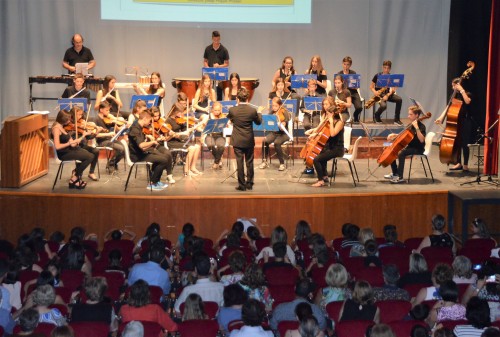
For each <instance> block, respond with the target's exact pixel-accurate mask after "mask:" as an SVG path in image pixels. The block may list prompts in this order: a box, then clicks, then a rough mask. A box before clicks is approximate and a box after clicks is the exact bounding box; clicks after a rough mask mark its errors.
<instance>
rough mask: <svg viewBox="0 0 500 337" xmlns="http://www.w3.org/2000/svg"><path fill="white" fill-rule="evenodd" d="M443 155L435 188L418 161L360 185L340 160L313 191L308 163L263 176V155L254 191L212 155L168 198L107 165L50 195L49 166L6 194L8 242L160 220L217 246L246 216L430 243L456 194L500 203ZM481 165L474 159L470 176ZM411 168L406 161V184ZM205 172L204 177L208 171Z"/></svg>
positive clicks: (368, 174) (365, 176)
mask: <svg viewBox="0 0 500 337" xmlns="http://www.w3.org/2000/svg"><path fill="white" fill-rule="evenodd" d="M437 152H438V148H437V145H433V149H432V155H431V158H430V163H431V168H432V171H433V174H434V179H435V181H434V182H432V180H431V178H430V176H429V177H425V174H424V171H423V169H422V165H421V164H420V161H419V160H414V162H413V167H412V172H411V182H410V183H407V182H405V183H401V184H391V183H390V182H389V181H388V180H386V179H384V177H383V176H384V174H387V173H389V172H390V168H389V167H388V168H382V167H380V168H377V163H376V160H375V159H370V158H365V159H359V160H357V161H356V166H357V170H358V174H359V179H360V182H359V183H358V186H357V187H354V185H353V182H352V178H351V175H350V172H349V168H348V165H347V163H344V162H342V163H340V164H339V169H338V172H337V178H336V181H335V182H334V183H332V185H331V186H326V187H322V188H313V187H311V186H310V185H311V184H312V183H314V182H315V181H316V179H315V176H312V175H301V172H302V171H303V169H304V165H303V164H302V161H301V160H299V159H296V160H295V164H294V165H292V164H291V162H290V163H289V167H288V168H287V170H285V171H283V172H279V171H278V170H277V168H278V161H277V160H273V161H272V165H271V167H270V168H268V169H265V170H261V169H259V168H258V165H259V164H260V157H259V159H257V160H255V162H254V164H255V185H254V189H253V190H252V191H246V192H240V191H236V190H235V187H236V186H237V181H236V179H235V178H234V177H233V176H231V173H232V172H233V171H235V168H236V167H235V162H234V160H231V161H230V167H229V168H228V167H227V166H226V165H224V167H223V169H222V170H213V169H212V168H211V161H210V160H209V159H208V157H207V159H205V169H204V171H203V174H202V175H199V176H196V177H183V176H182V166H176V167H175V169H174V178H175V179H176V181H177V182H176V183H175V184H173V185H170V186H169V187H168V188H166V189H165V190H163V191H158V192H157V191H153V192H151V191H150V190H148V189H147V188H146V176H145V171H144V169H143V168H139V172H138V175H137V178H134V176H133V174H132V177H131V180H130V183H129V187H128V190H127V191H126V192H125V191H124V185H125V180H126V178H127V173H128V171H125V169H124V166H123V163H121V165H120V170H119V172H117V173H116V174H113V175H109V174H107V173H106V172H105V170H104V167H105V160H104V159H100V165H101V179H100V181H97V182H94V181H88V179H87V181H88V185H87V188H86V189H85V190H82V191H79V190H70V189H68V184H67V179H68V178H69V174H70V171H71V169H72V167H71V165H68V166H67V167H65V169H64V172H63V178H62V179H61V180H59V181H58V182H57V184H56V187H55V189H54V190H52V184H53V181H54V178H55V172H57V164H56V163H55V161H54V160H53V159H50V170H49V174H48V175H46V176H44V177H42V178H39V179H38V180H36V181H34V182H32V183H30V184H28V185H26V186H24V187H22V188H19V189H5V188H4V189H0V201H1V204H0V211H1V217H0V220H1V223H2V226H0V237H8V238H9V239H11V240H16V239H17V237H18V236H19V235H20V234H22V233H23V232H26V231H29V230H30V228H32V227H33V226H36V225H40V226H42V227H44V228H45V229H46V232H47V233H50V232H52V231H54V230H63V231H64V232H66V233H68V232H69V228H71V227H73V226H76V225H82V226H85V227H86V228H87V229H88V231H92V232H96V233H98V234H99V235H100V236H101V237H102V236H103V235H104V233H106V232H107V230H109V229H110V228H123V227H127V228H129V229H131V230H134V231H135V232H136V233H138V234H139V235H140V234H142V233H143V232H144V229H145V228H146V227H147V225H149V224H150V223H151V222H153V221H156V222H159V223H160V224H162V226H163V227H162V228H164V229H163V231H165V233H164V235H165V236H168V237H174V238H175V237H177V235H178V233H180V230H181V228H182V225H183V224H184V223H185V222H192V223H193V224H195V226H197V228H198V234H199V235H202V236H207V237H211V238H213V239H216V238H217V236H218V234H219V233H220V232H221V230H222V229H223V228H228V227H230V226H231V224H232V223H233V222H234V221H235V220H236V219H237V218H239V217H252V218H257V221H258V223H259V224H260V225H261V227H262V229H263V231H264V233H265V234H266V235H269V234H270V232H271V230H272V228H273V227H274V226H276V225H283V226H284V227H285V228H287V230H288V232H289V236H291V235H292V233H293V231H294V228H295V223H296V222H297V221H298V220H300V219H305V220H307V221H309V222H310V223H311V224H313V229H315V230H318V231H320V232H322V233H323V234H325V235H327V236H330V237H335V236H338V235H339V234H340V227H341V225H342V224H343V223H345V222H352V223H356V224H358V225H359V226H360V227H365V226H369V227H372V228H373V229H374V231H375V233H376V234H377V235H381V230H382V227H383V226H384V225H385V224H387V223H393V224H395V225H397V226H398V228H401V229H400V236H401V237H402V238H405V237H411V236H420V235H426V234H427V233H428V232H429V231H430V218H431V217H432V215H433V214H435V213H441V214H444V215H446V214H447V211H448V194H449V192H452V191H470V192H471V193H477V195H481V194H482V193H489V194H493V195H494V196H496V197H498V198H500V190H499V189H498V188H497V187H495V186H492V185H489V184H484V183H481V184H477V183H475V182H474V183H472V184H468V185H463V186H461V184H462V183H464V182H467V181H474V180H475V177H476V172H475V171H469V172H461V173H448V172H447V168H446V165H443V164H441V163H440V162H439V159H438V155H437ZM256 157H258V156H256ZM475 163H476V159H475V157H472V158H471V163H470V164H471V165H470V166H469V167H470V168H471V169H472V170H474V168H475ZM224 164H226V160H225V159H224ZM409 164H410V163H409V160H407V162H406V168H405V179H406V178H407V177H408V170H409ZM198 167H199V168H200V169H201V165H200V164H199V165H198ZM330 168H331V162H329V169H330ZM226 178H227V179H226ZM224 179H226V180H225V181H223V180H224ZM471 214H472V213H471Z"/></svg>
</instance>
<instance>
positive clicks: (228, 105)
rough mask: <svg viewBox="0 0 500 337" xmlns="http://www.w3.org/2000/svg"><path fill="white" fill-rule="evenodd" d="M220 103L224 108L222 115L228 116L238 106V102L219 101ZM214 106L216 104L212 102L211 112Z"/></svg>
mask: <svg viewBox="0 0 500 337" xmlns="http://www.w3.org/2000/svg"><path fill="white" fill-rule="evenodd" d="M219 103H220V105H221V106H222V114H224V115H227V114H228V113H229V109H230V108H232V107H234V106H236V105H237V104H238V102H237V101H219ZM213 105H214V102H212V101H210V110H211V109H212V106H213Z"/></svg>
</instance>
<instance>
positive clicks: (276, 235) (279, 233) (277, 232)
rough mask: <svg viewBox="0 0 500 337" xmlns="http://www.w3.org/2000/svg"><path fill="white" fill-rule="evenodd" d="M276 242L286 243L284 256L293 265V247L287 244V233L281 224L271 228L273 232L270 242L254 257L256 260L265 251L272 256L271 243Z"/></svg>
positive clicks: (262, 256)
mask: <svg viewBox="0 0 500 337" xmlns="http://www.w3.org/2000/svg"><path fill="white" fill-rule="evenodd" d="M277 242H284V243H286V244H287V245H286V256H287V257H288V260H289V261H290V263H291V264H292V265H294V266H295V253H294V252H293V249H292V248H291V247H290V245H288V235H287V233H286V230H285V229H284V228H283V227H282V226H277V227H275V228H274V229H273V232H272V234H271V244H270V246H269V247H265V248H264V249H262V250H261V251H260V253H259V255H257V257H256V259H255V260H256V261H257V262H258V261H260V260H262V259H263V258H264V254H265V253H267V254H268V255H269V256H270V257H274V253H273V245H274V244H275V243H277Z"/></svg>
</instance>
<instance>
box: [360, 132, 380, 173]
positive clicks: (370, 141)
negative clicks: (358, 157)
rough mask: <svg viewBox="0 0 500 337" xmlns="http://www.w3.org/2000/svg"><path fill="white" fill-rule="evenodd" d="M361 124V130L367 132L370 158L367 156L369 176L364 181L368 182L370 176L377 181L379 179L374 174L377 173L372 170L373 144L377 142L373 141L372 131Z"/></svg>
mask: <svg viewBox="0 0 500 337" xmlns="http://www.w3.org/2000/svg"><path fill="white" fill-rule="evenodd" d="M359 124H360V125H361V128H362V129H363V131H364V132H365V135H366V138H368V156H367V159H368V161H367V163H368V176H367V177H366V179H365V180H364V181H368V179H370V176H371V177H373V178H375V179H377V177H376V176H375V175H374V174H373V172H375V171H372V170H371V169H370V156H371V154H372V147H371V143H373V142H375V140H374V139H373V137H372V135H371V134H370V130H369V129H368V127H367V126H366V125H365V124H364V123H361V122H360V123H359ZM377 168H378V167H377ZM375 170H376V169H375Z"/></svg>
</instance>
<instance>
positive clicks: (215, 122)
mask: <svg viewBox="0 0 500 337" xmlns="http://www.w3.org/2000/svg"><path fill="white" fill-rule="evenodd" d="M228 122H229V118H219V119H209V120H208V122H207V125H206V126H205V128H204V129H203V131H202V132H201V133H202V134H204V135H207V134H209V133H214V132H217V133H223V132H224V128H225V127H226V125H227V123H228Z"/></svg>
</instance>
